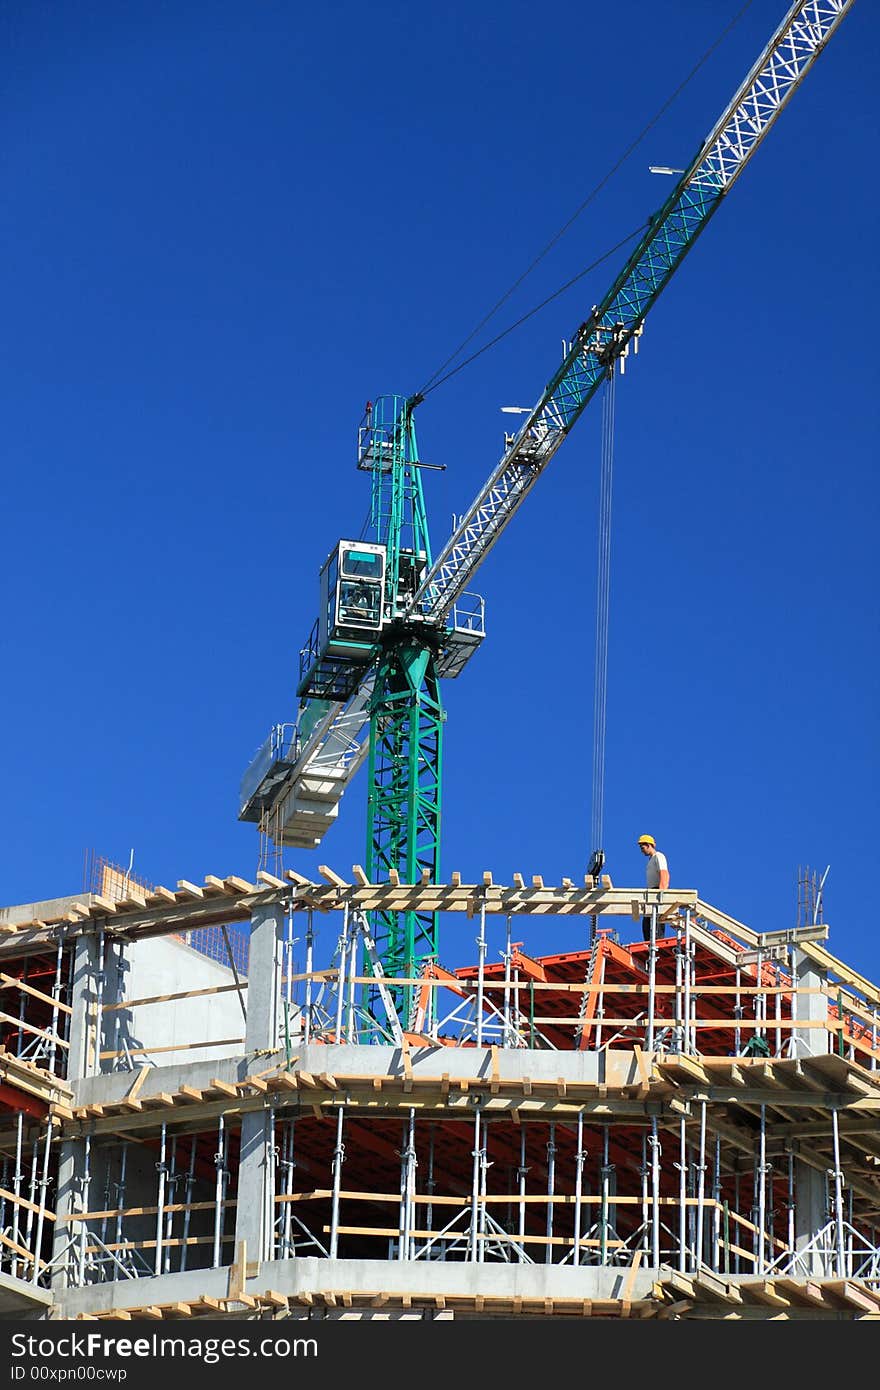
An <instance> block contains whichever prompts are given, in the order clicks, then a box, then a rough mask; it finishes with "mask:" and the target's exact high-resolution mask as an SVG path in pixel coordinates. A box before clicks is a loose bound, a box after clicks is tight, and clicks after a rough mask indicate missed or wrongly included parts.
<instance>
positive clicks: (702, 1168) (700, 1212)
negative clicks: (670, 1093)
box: [694, 1100, 706, 1270]
mask: <svg viewBox="0 0 880 1390" xmlns="http://www.w3.org/2000/svg"><path fill="white" fill-rule="evenodd" d="M705 1200H706V1102H705V1101H704V1100H701V1101H700V1159H699V1162H698V1164H697V1235H696V1239H695V1240H694V1259H695V1268H696V1269H697V1270H699V1268H700V1265H701V1264H702V1263H703V1216H704V1210H705V1208H704V1203H705Z"/></svg>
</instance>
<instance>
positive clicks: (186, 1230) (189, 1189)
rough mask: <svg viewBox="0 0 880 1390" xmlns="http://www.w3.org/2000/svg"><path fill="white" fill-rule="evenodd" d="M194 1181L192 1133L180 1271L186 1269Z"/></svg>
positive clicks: (193, 1139) (194, 1165) (187, 1171)
mask: <svg viewBox="0 0 880 1390" xmlns="http://www.w3.org/2000/svg"><path fill="white" fill-rule="evenodd" d="M195 1182H196V1135H195V1134H194V1135H193V1136H192V1143H191V1144H190V1147H189V1167H188V1168H187V1170H186V1187H185V1188H184V1191H185V1193H186V1211H185V1212H184V1213H183V1244H182V1245H181V1247H180V1269H181V1271H183V1270H185V1269H186V1252H187V1243H186V1242H187V1240H188V1238H189V1218H190V1210H189V1207H190V1203H191V1202H192V1195H193V1191H194V1188H195Z"/></svg>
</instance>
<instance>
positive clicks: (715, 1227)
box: [712, 1135, 721, 1273]
mask: <svg viewBox="0 0 880 1390" xmlns="http://www.w3.org/2000/svg"><path fill="white" fill-rule="evenodd" d="M712 1200H713V1203H714V1205H713V1207H712V1267H713V1269H714V1270H715V1271H716V1273H717V1272H718V1268H719V1266H720V1264H721V1258H720V1255H721V1139H720V1138H719V1137H718V1136H717V1135H716V1137H715V1167H714V1171H713V1175H712Z"/></svg>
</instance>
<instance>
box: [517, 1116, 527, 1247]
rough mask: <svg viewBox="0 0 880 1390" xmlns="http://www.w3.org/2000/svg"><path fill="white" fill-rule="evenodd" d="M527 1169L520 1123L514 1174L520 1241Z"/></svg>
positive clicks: (523, 1133) (524, 1136) (524, 1225)
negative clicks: (517, 1162) (517, 1180)
mask: <svg viewBox="0 0 880 1390" xmlns="http://www.w3.org/2000/svg"><path fill="white" fill-rule="evenodd" d="M528 1173H529V1170H528V1168H527V1166H526V1127H525V1125H524V1124H521V1125H520V1127H519V1167H518V1168H517V1170H516V1175H517V1177H518V1179H519V1226H518V1228H517V1229H518V1232H519V1238H520V1241H522V1239H523V1237H524V1235H525V1233H526V1178H527V1177H528Z"/></svg>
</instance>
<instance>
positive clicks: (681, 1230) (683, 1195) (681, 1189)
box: [675, 1115, 687, 1274]
mask: <svg viewBox="0 0 880 1390" xmlns="http://www.w3.org/2000/svg"><path fill="white" fill-rule="evenodd" d="M675 1166H676V1167H677V1169H678V1268H679V1270H680V1272H681V1273H682V1274H683V1273H684V1271H685V1270H686V1269H687V1239H686V1231H687V1226H686V1221H687V1131H686V1128H685V1119H684V1115H682V1116H681V1118H680V1120H679V1161H678V1163H677V1164H676V1165H675Z"/></svg>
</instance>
